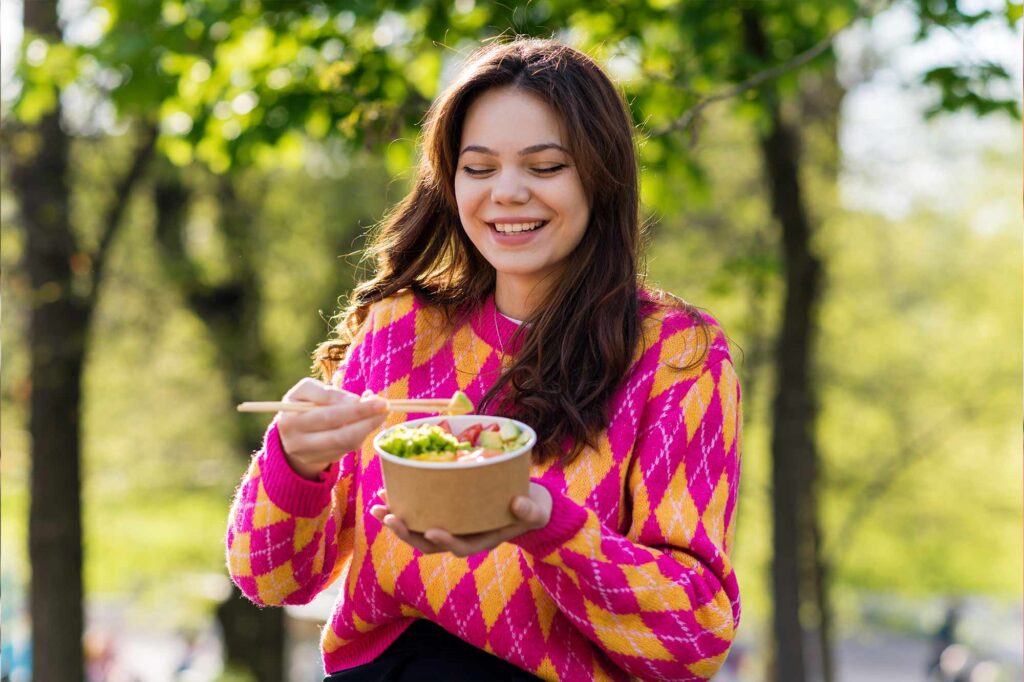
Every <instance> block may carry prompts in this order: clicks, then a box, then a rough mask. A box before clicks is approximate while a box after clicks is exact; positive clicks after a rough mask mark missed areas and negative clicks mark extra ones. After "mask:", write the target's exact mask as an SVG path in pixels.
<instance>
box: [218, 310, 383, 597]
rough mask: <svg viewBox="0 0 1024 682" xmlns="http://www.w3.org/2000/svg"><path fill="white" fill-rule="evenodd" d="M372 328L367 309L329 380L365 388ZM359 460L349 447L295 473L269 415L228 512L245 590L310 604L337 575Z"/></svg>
mask: <svg viewBox="0 0 1024 682" xmlns="http://www.w3.org/2000/svg"><path fill="white" fill-rule="evenodd" d="M372 329H373V319H372V315H371V316H369V319H367V320H366V323H365V324H364V325H363V327H362V329H361V330H360V332H359V334H357V336H356V338H355V339H354V341H353V344H352V346H351V347H350V352H349V354H348V358H347V360H346V363H345V365H344V369H343V375H342V376H336V377H335V378H336V379H337V380H338V381H337V382H335V381H332V383H335V385H339V384H340V386H341V387H342V388H344V389H345V390H347V391H351V392H352V393H357V394H359V393H362V391H363V390H364V389H365V388H366V367H367V366H368V356H369V355H370V348H371V347H372ZM358 462H359V453H358V451H355V450H353V451H351V452H347V453H345V454H344V455H343V456H342V457H341V459H340V460H339V461H337V462H334V463H333V464H331V466H330V467H329V468H328V469H327V470H326V471H324V472H323V473H321V474H320V477H319V480H317V481H310V480H308V479H305V478H303V477H302V476H299V475H298V474H297V473H296V472H295V471H294V470H293V469H292V468H291V465H289V464H288V460H287V459H286V457H285V452H284V448H283V446H282V445H281V437H280V435H279V434H278V431H277V418H275V419H274V421H273V422H272V423H271V424H270V426H269V427H268V429H267V432H266V435H265V437H264V442H263V447H262V448H260V450H259V451H258V452H257V453H256V455H255V456H254V457H253V458H252V461H251V462H250V465H249V468H248V471H247V472H246V474H245V477H244V478H243V479H242V483H241V485H240V486H239V487H238V490H237V491H236V493H235V498H234V501H233V503H232V505H231V511H230V513H229V515H228V528H227V537H226V546H227V566H228V573H229V574H230V576H231V579H232V580H233V581H234V583H235V584H236V585H238V587H239V589H240V590H241V591H242V593H243V594H245V596H246V597H248V598H249V599H250V600H252V601H253V602H255V603H256V604H259V605H261V606H265V605H282V604H307V603H309V602H310V601H312V600H313V598H314V597H316V595H317V594H319V593H320V592H321V591H322V590H323V589H324V588H326V587H327V586H328V585H330V584H331V583H332V582H333V581H334V579H335V578H336V577H337V576H338V573H340V570H341V569H342V568H343V567H344V561H342V560H343V559H344V558H345V557H346V556H347V555H348V554H349V553H350V552H351V551H352V546H353V540H354V526H355V512H356V510H355V492H356V487H357V481H356V478H357V469H358Z"/></svg>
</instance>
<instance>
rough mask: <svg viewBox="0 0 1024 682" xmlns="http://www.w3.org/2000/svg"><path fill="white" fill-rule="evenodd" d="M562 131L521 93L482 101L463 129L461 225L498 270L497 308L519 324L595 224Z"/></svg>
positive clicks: (554, 117) (458, 194)
mask: <svg viewBox="0 0 1024 682" xmlns="http://www.w3.org/2000/svg"><path fill="white" fill-rule="evenodd" d="M510 121H515V122H516V124H515V125H509V124H508V123H509V122H510ZM563 128H564V126H563V124H562V122H561V119H560V118H559V116H558V114H557V113H556V112H555V111H554V109H552V108H551V106H550V105H548V104H547V103H546V102H545V101H544V100H542V99H540V98H539V97H536V96H534V95H530V94H526V93H523V92H522V91H520V90H518V89H516V88H515V87H503V88H495V89H493V90H489V91H487V92H485V93H483V94H482V95H480V97H478V98H477V99H476V101H474V102H473V104H472V105H470V107H469V109H468V110H467V111H466V120H465V123H464V124H463V130H462V144H463V145H465V146H463V147H462V152H461V153H460V154H459V166H460V168H459V171H458V173H457V174H456V176H455V198H456V201H457V202H458V206H459V219H460V220H461V222H462V228H463V229H464V230H465V231H466V234H467V235H468V236H469V239H470V241H472V242H473V246H475V247H476V248H477V250H478V251H479V252H480V253H481V254H482V255H483V257H484V258H485V259H486V260H487V262H488V263H490V264H491V265H492V266H493V267H494V269H495V272H496V279H497V282H496V286H495V292H496V293H495V296H496V298H495V304H496V305H497V306H498V309H499V310H501V311H502V312H504V313H507V314H508V315H510V316H512V317H515V318H519V319H524V318H526V317H528V316H529V314H530V312H531V311H532V310H533V309H534V308H535V307H537V305H538V304H539V303H540V302H542V301H544V299H545V298H546V297H547V296H546V294H547V290H548V288H549V287H550V286H551V284H553V283H554V282H556V281H558V279H559V272H560V271H561V270H562V269H563V268H564V267H565V265H566V263H567V262H568V259H569V254H571V253H572V252H573V251H574V250H575V249H576V247H577V246H579V243H580V241H581V240H582V239H583V233H584V232H585V231H586V229H587V223H588V222H589V220H590V206H589V202H588V200H587V195H586V192H585V191H584V189H583V182H582V181H581V180H580V175H579V172H578V171H577V169H576V164H575V163H574V162H573V158H572V155H571V154H570V153H569V150H568V149H566V148H565V147H564V146H563V144H564V138H565V137H566V134H565V131H564V130H563Z"/></svg>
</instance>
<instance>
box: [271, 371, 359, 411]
mask: <svg viewBox="0 0 1024 682" xmlns="http://www.w3.org/2000/svg"><path fill="white" fill-rule="evenodd" d="M357 397H358V396H356V394H355V393H351V392H349V391H345V390H342V389H340V388H334V387H333V386H331V385H330V384H325V383H324V382H322V381H317V380H316V379H313V378H311V377H305V378H304V379H302V380H300V381H299V382H298V383H297V384H295V385H294V386H292V387H291V388H290V389H288V392H287V393H285V394H284V401H285V402H308V403H317V404H318V405H329V404H331V403H339V402H348V401H351V400H354V399H356V398H357Z"/></svg>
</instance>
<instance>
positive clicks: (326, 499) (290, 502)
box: [259, 420, 340, 518]
mask: <svg viewBox="0 0 1024 682" xmlns="http://www.w3.org/2000/svg"><path fill="white" fill-rule="evenodd" d="M259 466H260V478H261V479H262V481H263V488H264V489H265V490H266V491H267V497H269V498H270V501H271V502H273V503H274V504H275V505H277V506H278V507H280V508H281V509H282V510H284V511H285V512H287V513H289V514H291V515H292V516H303V517H306V518H315V517H317V516H320V514H322V513H323V511H324V509H326V508H327V506H328V505H330V503H331V490H332V489H333V488H334V484H335V483H337V481H338V470H339V469H340V465H339V463H338V462H334V463H332V464H331V466H330V467H328V469H327V470H326V471H324V472H323V473H322V474H320V480H319V481H311V480H309V479H307V478H303V477H302V476H300V475H299V474H297V473H295V470H294V469H292V467H291V465H290V464H288V460H287V458H286V456H285V454H284V446H283V445H281V436H280V435H279V434H278V432H277V420H274V422H273V423H271V425H270V428H268V429H267V434H266V437H265V439H264V441H263V450H262V451H261V452H260V455H259Z"/></svg>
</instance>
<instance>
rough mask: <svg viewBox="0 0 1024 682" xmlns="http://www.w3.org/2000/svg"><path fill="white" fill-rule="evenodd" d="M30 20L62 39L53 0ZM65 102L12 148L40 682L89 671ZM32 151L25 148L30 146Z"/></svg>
mask: <svg viewBox="0 0 1024 682" xmlns="http://www.w3.org/2000/svg"><path fill="white" fill-rule="evenodd" d="M24 26H25V30H26V31H33V32H35V33H38V34H41V35H43V36H45V37H47V38H50V39H52V40H60V32H59V29H58V27H57V2H56V0H38V1H37V2H26V3H24ZM60 117H61V110H60V107H59V105H58V107H57V108H56V110H55V111H53V112H51V113H50V114H49V115H47V116H45V117H43V118H42V119H41V120H40V121H39V122H38V124H36V125H35V126H33V127H32V128H30V129H27V130H21V131H18V132H17V133H16V134H17V135H18V136H25V137H26V138H34V139H33V144H30V145H18V146H17V147H16V148H17V149H19V151H18V152H17V153H15V154H13V168H12V180H13V183H14V186H15V187H16V188H17V191H18V198H19V204H20V209H21V218H22V219H21V224H22V228H23V229H24V231H25V237H26V242H25V251H24V255H23V261H22V267H23V268H24V269H25V271H26V272H27V274H28V277H29V282H30V285H31V289H30V291H31V294H30V300H29V302H28V303H29V306H30V313H29V330H28V346H29V355H30V360H29V362H30V369H29V371H30V381H31V396H30V398H29V425H28V427H29V434H30V437H31V459H32V465H31V475H30V481H31V482H30V494H31V502H30V506H29V529H28V530H29V533H28V537H29V540H28V544H29V547H28V550H29V563H30V565H31V578H30V585H29V612H30V616H31V619H32V644H33V646H32V668H33V674H34V679H35V680H37V681H38V682H50V681H51V680H52V681H54V682H56V681H57V680H71V681H75V680H83V679H84V677H85V671H84V669H83V666H82V630H83V621H84V617H83V611H82V596H83V589H82V519H81V502H80V470H79V454H80V452H79V448H80V435H81V426H80V422H79V417H80V405H81V371H82V363H83V358H84V355H85V342H86V338H85V330H86V325H87V324H88V318H89V312H90V311H89V307H88V301H87V300H83V298H81V297H79V296H76V295H75V293H73V291H72V286H71V285H72V270H71V262H72V257H73V256H74V253H75V240H74V236H73V233H72V230H71V226H70V224H69V219H70V218H69V210H68V182H67V169H68V140H67V137H66V136H65V134H64V132H63V131H62V130H61V128H60ZM26 148H27V149H30V150H31V151H20V150H24V149H26Z"/></svg>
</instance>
